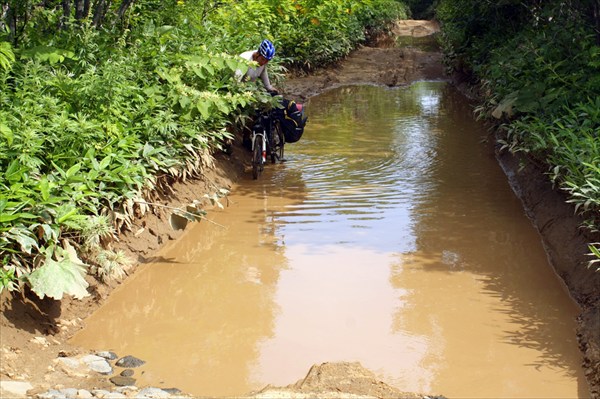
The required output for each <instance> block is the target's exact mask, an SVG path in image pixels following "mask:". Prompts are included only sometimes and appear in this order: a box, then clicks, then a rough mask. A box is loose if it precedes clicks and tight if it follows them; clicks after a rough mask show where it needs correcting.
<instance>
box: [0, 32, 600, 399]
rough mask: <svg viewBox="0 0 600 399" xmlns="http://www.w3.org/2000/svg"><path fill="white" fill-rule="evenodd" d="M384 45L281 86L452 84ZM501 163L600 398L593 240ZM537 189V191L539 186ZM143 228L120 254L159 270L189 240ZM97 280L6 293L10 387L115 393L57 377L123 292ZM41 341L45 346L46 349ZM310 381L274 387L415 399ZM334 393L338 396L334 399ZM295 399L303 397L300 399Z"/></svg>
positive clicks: (222, 183) (207, 185) (2, 371)
mask: <svg viewBox="0 0 600 399" xmlns="http://www.w3.org/2000/svg"><path fill="white" fill-rule="evenodd" d="M436 29H438V27H437V26H436V25H435V24H432V23H430V22H427V21H405V22H404V23H403V24H401V25H399V26H398V27H397V28H396V34H401V35H406V34H412V35H414V36H420V35H425V34H430V33H431V32H433V31H435V30H436ZM379 45H380V46H378V47H362V48H360V49H358V50H357V51H355V52H354V53H352V54H351V55H350V56H349V57H348V58H347V59H346V60H344V61H342V62H340V63H339V64H338V65H337V66H335V67H333V68H329V69H327V70H322V71H316V72H315V73H313V74H311V75H306V76H300V77H294V78H290V79H287V80H286V81H285V82H284V83H283V84H281V85H280V86H279V87H280V89H282V91H283V92H284V93H285V94H286V95H287V96H290V97H294V98H296V99H300V100H303V99H306V98H308V97H311V96H313V95H316V94H318V93H321V92H323V91H325V90H328V89H331V88H334V87H338V86H343V85H350V84H377V85H385V86H402V85H406V84H410V83H411V82H413V81H416V80H438V79H448V77H446V76H445V75H444V71H443V66H442V63H441V55H440V54H438V53H430V52H425V51H420V50H417V49H406V48H404V49H401V48H394V47H389V46H387V45H386V43H385V42H381V43H379ZM246 158H247V155H246V153H245V152H244V150H243V149H242V148H241V146H237V145H235V146H234V148H233V153H232V154H231V155H224V154H218V155H217V156H216V160H215V164H214V165H212V166H211V165H207V166H206V168H205V173H204V176H203V177H202V179H199V180H196V181H188V182H186V183H182V182H175V183H173V185H172V187H173V194H172V195H170V196H169V197H168V198H167V197H165V199H164V201H163V202H164V204H168V205H171V206H180V205H183V204H187V203H190V202H192V201H193V200H194V199H197V198H199V197H200V196H201V195H202V194H200V193H211V192H212V191H214V188H215V187H224V188H228V187H231V185H232V184H233V182H235V181H236V180H237V179H238V177H239V175H240V174H241V173H244V167H245V164H246V163H247V159H246ZM499 160H500V161H501V164H502V165H503V167H504V168H505V172H506V173H507V175H508V176H509V178H510V180H511V184H512V185H513V187H514V189H515V192H517V194H518V195H519V196H520V197H521V198H522V200H523V202H524V205H525V207H526V209H527V212H528V214H529V215H530V216H531V218H532V220H533V222H534V223H535V224H536V226H537V227H538V230H540V232H541V235H542V237H543V240H544V244H545V246H546V248H547V250H548V253H549V255H550V258H551V260H552V263H553V266H554V267H555V269H556V270H557V273H558V274H559V275H560V276H561V277H562V278H563V279H564V280H565V282H566V285H567V287H568V288H569V290H570V292H571V295H572V296H573V297H574V298H575V299H576V300H577V301H578V302H579V303H580V304H581V306H582V308H583V313H582V316H581V320H580V328H579V330H578V338H579V339H580V345H581V346H582V350H583V351H584V353H585V359H586V360H585V362H586V370H587V372H588V373H589V375H588V380H589V381H590V384H591V385H592V392H593V394H592V397H594V398H600V350H599V346H598V343H599V342H600V313H599V311H598V309H599V304H600V288H599V287H600V273H595V274H594V273H592V272H591V270H590V269H587V268H585V266H584V265H585V261H586V260H587V259H586V258H585V256H584V254H585V253H586V251H587V248H586V246H585V243H586V242H587V241H586V240H587V239H588V237H584V236H583V235H582V234H581V232H580V230H579V229H578V224H577V223H578V220H577V219H576V218H573V217H572V215H573V212H572V209H571V208H570V207H568V206H566V205H565V203H564V198H562V196H561V195H560V194H558V193H556V192H554V191H552V188H551V187H549V184H547V183H545V182H546V178H545V176H544V175H543V174H542V173H541V172H543V171H540V170H538V169H536V168H535V167H534V166H532V165H529V166H528V167H526V168H525V169H524V170H522V171H521V172H519V173H517V172H516V171H517V170H518V167H519V163H518V162H517V160H515V159H514V158H513V157H511V156H510V155H508V154H503V155H502V156H500V157H499ZM532 182H533V183H535V184H533V185H532ZM141 227H144V230H143V232H142V233H141V234H137V235H134V234H132V233H131V234H125V235H124V236H123V237H122V238H121V241H120V242H119V243H118V244H117V245H116V246H117V248H121V249H124V250H125V251H126V252H127V253H128V254H129V255H130V256H131V257H132V258H133V259H135V260H137V262H138V263H139V264H143V263H147V262H149V261H150V260H151V259H152V256H153V255H154V254H155V253H156V251H157V250H158V249H159V248H160V247H161V245H162V243H165V242H167V241H168V240H172V239H176V238H177V237H178V236H179V235H180V234H181V232H175V231H173V230H172V229H171V228H170V226H169V224H168V218H167V217H165V214H164V213H161V212H160V211H159V212H157V213H156V215H149V216H146V217H145V219H144V220H139V221H138V222H137V225H136V226H135V227H134V228H133V231H136V230H138V229H141ZM132 273H133V271H132ZM89 280H90V283H91V284H92V287H93V288H92V295H91V296H90V297H88V298H86V299H85V300H84V301H76V302H73V301H68V300H64V301H62V302H57V301H52V300H45V301H42V302H39V301H32V300H31V299H30V298H20V297H15V298H13V297H11V296H9V295H7V294H6V293H3V294H2V296H1V297H0V299H1V300H0V310H2V314H1V317H0V328H1V329H2V330H1V332H2V334H1V336H0V339H1V342H0V356H1V357H0V359H1V362H0V380H6V379H13V380H25V381H29V382H31V384H32V385H34V386H35V387H36V388H35V392H41V391H42V390H44V389H48V388H51V387H54V386H56V385H62V386H65V387H66V386H76V387H85V388H91V387H103V386H108V385H110V383H108V382H107V380H106V378H100V377H98V378H89V377H83V378H82V377H78V376H75V375H65V374H64V373H59V372H56V371H50V370H49V369H48V367H49V366H50V365H52V362H53V360H54V359H55V358H56V357H57V356H58V355H59V353H62V354H63V355H72V354H76V353H79V352H80V349H79V348H75V347H72V346H71V345H69V344H68V342H67V340H68V338H69V337H70V336H71V334H72V333H73V332H75V331H76V330H77V329H79V328H81V325H82V319H84V318H85V317H86V316H87V315H88V314H90V313H91V312H93V311H94V310H95V309H96V308H98V307H99V306H100V305H101V304H102V303H103V301H104V300H105V299H106V298H107V296H108V295H109V294H110V292H111V290H112V289H113V288H114V287H115V286H116V285H117V284H113V285H110V286H106V285H102V284H98V283H97V282H96V281H93V279H91V278H90V279H89ZM35 337H43V338H44V339H45V343H44V341H40V340H36V339H35ZM34 359H35V361H33V360H34ZM311 375H312V376H311ZM351 375H352V376H354V378H351V379H350V380H351V381H354V382H355V383H352V382H351V383H347V378H346V379H344V378H340V377H344V376H345V377H348V376H351ZM301 377H302V376H298V378H301ZM303 381H304V382H299V383H297V384H295V385H293V386H290V387H287V388H285V389H283V390H281V389H277V388H272V387H269V388H267V389H268V390H271V391H269V392H270V394H269V395H271V396H269V397H274V396H278V397H283V396H285V397H306V395H310V393H311V392H313V393H314V392H316V391H319V390H321V392H322V394H320V395H319V396H321V397H325V396H328V397H348V395H349V394H355V395H362V397H368V395H372V396H375V397H382V396H381V395H384V396H389V395H391V396H402V395H406V394H401V393H400V391H399V390H396V389H395V388H392V387H389V386H384V384H383V383H381V382H379V381H377V380H376V379H375V378H374V377H373V375H372V374H370V373H369V372H368V371H367V370H364V369H362V368H360V367H359V366H357V365H353V364H346V363H342V364H326V365H323V366H320V367H316V368H315V369H313V370H312V374H309V376H307V379H305V380H303ZM344 381H345V382H344ZM309 382H310V384H309ZM290 383H293V381H290ZM382 384H383V385H382ZM302 387H304V389H305V390H304V391H303V390H302V389H303V388H302ZM361 387H362V388H361ZM365 387H367V388H365ZM324 391H327V392H329V394H331V395H333V396H329V394H327V395H324V394H323V392H324ZM291 392H296V393H295V394H294V395H292V394H291ZM261 395H262V397H266V396H265V395H268V394H267V393H266V391H265V392H261V393H259V394H257V395H256V396H257V397H261ZM336 395H337V396H336ZM3 397H4V396H3Z"/></svg>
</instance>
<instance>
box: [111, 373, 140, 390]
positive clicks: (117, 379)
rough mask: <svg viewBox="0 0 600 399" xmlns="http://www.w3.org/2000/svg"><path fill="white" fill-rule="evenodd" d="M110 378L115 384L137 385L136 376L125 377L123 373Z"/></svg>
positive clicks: (121, 385) (122, 385)
mask: <svg viewBox="0 0 600 399" xmlns="http://www.w3.org/2000/svg"><path fill="white" fill-rule="evenodd" d="M109 380H110V382H112V383H113V384H115V385H117V386H120V387H124V386H128V385H135V378H131V377H123V376H121V375H116V376H114V377H111V378H110V379H109Z"/></svg>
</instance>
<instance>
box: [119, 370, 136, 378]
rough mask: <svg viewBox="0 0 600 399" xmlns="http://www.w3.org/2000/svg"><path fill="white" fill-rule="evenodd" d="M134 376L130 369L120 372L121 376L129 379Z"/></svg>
mask: <svg viewBox="0 0 600 399" xmlns="http://www.w3.org/2000/svg"><path fill="white" fill-rule="evenodd" d="M133 374H134V371H133V370H132V369H125V370H123V371H121V374H119V375H122V376H123V377H131V376H132V375H133Z"/></svg>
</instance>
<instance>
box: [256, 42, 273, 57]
mask: <svg viewBox="0 0 600 399" xmlns="http://www.w3.org/2000/svg"><path fill="white" fill-rule="evenodd" d="M258 53H259V54H260V55H262V56H263V57H265V58H266V59H267V60H270V59H272V58H273V57H274V56H275V46H273V43H271V42H270V41H269V40H267V39H265V40H263V41H262V43H261V44H260V46H259V47H258Z"/></svg>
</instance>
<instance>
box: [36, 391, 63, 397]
mask: <svg viewBox="0 0 600 399" xmlns="http://www.w3.org/2000/svg"><path fill="white" fill-rule="evenodd" d="M37 397H38V399H56V398H64V395H63V394H62V393H60V391H58V390H56V389H51V390H49V391H47V392H44V393H40V394H38V395H37Z"/></svg>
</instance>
